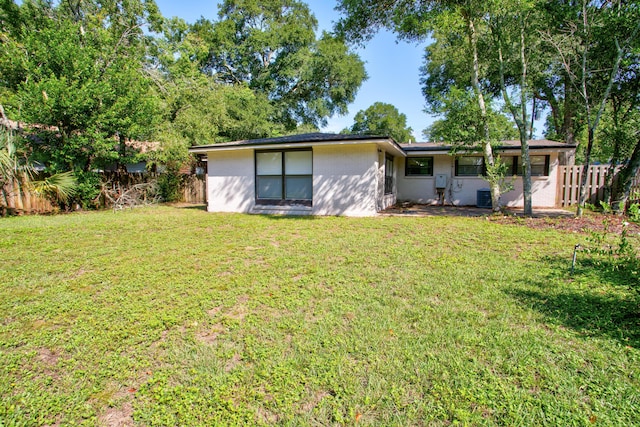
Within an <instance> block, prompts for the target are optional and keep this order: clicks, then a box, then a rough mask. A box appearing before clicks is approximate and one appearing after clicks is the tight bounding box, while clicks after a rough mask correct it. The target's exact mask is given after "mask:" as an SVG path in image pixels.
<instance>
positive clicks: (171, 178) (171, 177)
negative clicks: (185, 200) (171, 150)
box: [158, 171, 182, 202]
mask: <svg viewBox="0 0 640 427" xmlns="http://www.w3.org/2000/svg"><path fill="white" fill-rule="evenodd" d="M181 184H182V180H181V177H180V174H179V173H178V172H172V171H169V172H166V173H163V174H160V176H158V190H159V192H160V197H162V200H163V201H165V202H177V201H179V200H180V197H181V191H180V190H181Z"/></svg>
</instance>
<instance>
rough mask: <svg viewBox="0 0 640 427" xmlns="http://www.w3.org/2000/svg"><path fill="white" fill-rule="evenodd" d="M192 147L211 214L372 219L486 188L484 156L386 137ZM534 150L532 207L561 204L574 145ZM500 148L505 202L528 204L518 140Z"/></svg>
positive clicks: (464, 200)
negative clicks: (203, 169)
mask: <svg viewBox="0 0 640 427" xmlns="http://www.w3.org/2000/svg"><path fill="white" fill-rule="evenodd" d="M189 151H190V152H192V153H196V154H200V155H203V156H206V160H207V210H208V211H210V212H245V213H275V214H302V215H348V216H370V215H375V214H377V213H378V212H380V211H381V210H384V209H386V208H388V207H389V206H392V205H394V204H395V203H397V202H399V201H409V202H416V203H427V204H437V203H443V202H444V203H447V204H454V205H476V204H478V202H479V200H478V198H479V197H480V195H481V194H484V193H483V191H484V188H486V187H487V186H488V184H487V182H486V181H485V180H484V179H483V177H482V175H483V172H484V164H483V159H482V156H481V155H480V154H478V153H472V152H468V153H462V152H458V153H457V154H456V155H452V154H450V153H451V147H449V146H446V145H442V144H433V143H414V144H398V143H397V142H396V141H394V140H393V139H392V138H388V137H383V136H367V135H342V134H325V133H310V134H303V135H291V136H283V137H276V138H263V139H254V140H244V141H235V142H228V143H221V144H212V145H202V146H196V147H192V148H190V150H189ZM530 151H531V162H532V174H533V175H534V177H533V178H532V181H533V206H534V207H552V206H555V204H556V193H557V191H556V185H557V167H558V165H559V164H561V163H563V164H568V163H570V162H572V159H573V156H574V153H575V146H573V145H567V144H564V143H559V142H554V141H530ZM498 152H499V153H500V154H501V156H502V159H503V160H504V161H505V162H507V163H508V164H509V165H510V167H511V169H512V171H513V178H511V179H512V180H513V186H514V189H513V190H512V191H510V192H508V193H506V194H504V195H503V196H502V200H503V203H504V204H506V205H508V206H522V204H523V201H522V179H521V178H519V177H518V170H519V169H520V168H519V167H518V166H519V164H520V161H519V152H520V145H519V142H517V141H507V142H504V143H503V144H502V146H500V147H498Z"/></svg>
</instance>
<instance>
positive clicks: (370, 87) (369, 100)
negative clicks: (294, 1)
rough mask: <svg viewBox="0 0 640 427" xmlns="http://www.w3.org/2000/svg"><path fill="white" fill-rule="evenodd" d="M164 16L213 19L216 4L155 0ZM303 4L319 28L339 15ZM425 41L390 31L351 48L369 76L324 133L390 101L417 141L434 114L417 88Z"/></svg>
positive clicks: (324, 0) (314, 3) (314, 0)
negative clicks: (426, 108) (404, 39)
mask: <svg viewBox="0 0 640 427" xmlns="http://www.w3.org/2000/svg"><path fill="white" fill-rule="evenodd" d="M156 3H157V4H158V7H159V8H160V11H161V12H162V14H163V15H164V16H165V17H172V16H178V17H180V18H182V19H184V20H185V21H187V22H194V21H196V20H197V19H198V18H200V17H201V16H203V17H205V18H207V19H216V18H217V14H218V6H217V2H216V1H212V0H208V1H206V0H181V1H175V0H156ZM306 3H307V4H308V5H309V7H310V8H311V11H312V12H313V14H314V15H315V16H316V18H317V19H318V31H322V30H323V29H324V30H331V29H332V27H333V23H334V22H335V21H337V20H338V18H339V14H338V12H336V11H335V10H334V8H335V5H336V2H335V1H334V0H307V1H306ZM424 46H425V43H422V44H415V43H406V42H396V38H395V36H394V35H393V34H391V33H389V32H381V33H379V34H378V35H377V36H376V37H374V38H373V39H372V40H371V41H370V42H368V43H367V45H366V46H365V47H364V48H354V49H353V50H355V51H356V52H357V53H358V54H359V55H360V58H362V60H363V61H365V63H366V64H365V66H366V69H367V74H368V75H369V79H368V80H367V81H365V82H364V83H363V85H362V87H361V88H360V90H359V91H358V95H357V97H356V99H355V101H354V102H353V103H352V104H351V105H349V114H347V115H346V116H334V117H332V118H330V119H329V123H328V125H327V127H325V128H323V129H322V130H323V131H325V132H340V131H341V130H342V129H344V128H345V127H347V126H351V125H352V124H353V116H355V114H356V113H357V112H358V111H359V110H364V109H366V108H367V107H369V106H370V105H371V104H373V103H374V102H378V101H380V102H386V103H389V104H393V105H394V106H395V107H396V108H397V109H398V110H399V111H400V112H401V113H403V114H405V115H406V116H407V124H408V125H409V126H410V127H411V128H412V129H413V134H414V136H415V138H416V140H417V141H422V140H423V138H422V130H423V129H424V128H426V127H427V126H428V125H429V124H430V123H432V122H433V120H434V117H430V116H428V115H427V114H426V113H424V111H423V110H424V99H423V97H422V92H421V90H420V81H419V79H420V76H419V68H420V66H421V65H422V52H423V50H424Z"/></svg>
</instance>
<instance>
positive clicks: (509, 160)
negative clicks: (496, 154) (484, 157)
mask: <svg viewBox="0 0 640 427" xmlns="http://www.w3.org/2000/svg"><path fill="white" fill-rule="evenodd" d="M502 161H503V162H504V163H505V164H506V165H507V167H508V169H507V173H508V174H513V175H518V176H522V157H520V156H518V157H515V156H509V157H502ZM529 161H530V162H531V176H549V156H548V155H546V156H529Z"/></svg>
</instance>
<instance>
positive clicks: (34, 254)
mask: <svg viewBox="0 0 640 427" xmlns="http://www.w3.org/2000/svg"><path fill="white" fill-rule="evenodd" d="M569 221H572V219H569ZM628 238H629V239H631V238H632V236H628ZM582 239H583V235H580V234H575V233H564V232H559V231H555V230H546V231H542V230H534V229H531V228H528V227H522V226H513V225H501V224H497V223H494V222H492V221H487V220H486V219H484V218H460V217H457V218H444V217H430V218H416V217H411V218H407V217H384V218H333V217H319V218H313V219H310V218H288V217H277V218H276V217H269V216H256V215H230V214H209V213H206V212H204V211H203V210H199V209H177V208H171V207H154V208H142V209H136V210H132V211H124V212H120V213H118V214H113V213H112V212H110V211H107V212H92V213H88V214H70V215H63V216H51V217H18V218H10V219H8V220H2V221H0V248H2V250H0V277H2V280H1V281H0V311H1V312H2V313H3V321H2V322H0V366H2V370H0V419H2V421H3V423H4V424H7V425H26V426H32V425H33V426H35V425H38V426H40V425H54V424H56V423H58V424H60V425H106V424H109V422H111V421H113V419H114V418H115V417H116V416H117V415H119V416H121V418H119V419H120V420H122V422H123V423H130V424H135V423H138V424H141V425H145V426H167V425H229V424H232V425H276V424H277V425H302V426H306V425H338V424H344V425H360V424H362V425H421V424H424V425H428V424H434V425H442V424H450V425H456V424H458V425H464V424H465V423H466V424H468V425H563V426H564V425H585V426H586V425H589V424H591V422H590V419H595V420H597V422H598V424H602V425H633V424H634V423H635V422H636V420H637V414H638V413H639V410H640V407H639V403H638V400H637V399H636V397H637V390H638V388H639V387H640V366H639V365H638V363H637V361H638V358H639V357H640V339H639V337H638V333H637V332H638V331H637V313H638V312H637V310H638V295H637V294H636V293H635V292H633V291H631V290H629V289H628V287H627V286H626V285H627V283H626V282H615V281H614V280H613V279H614V278H615V276H613V275H611V274H603V273H602V272H601V270H600V269H598V268H596V267H595V266H589V265H586V264H581V268H580V269H579V271H578V272H577V273H578V275H576V276H574V277H569V276H568V275H567V269H568V265H567V264H568V260H569V259H570V258H571V254H572V250H573V246H574V244H575V243H577V242H579V241H580V240H582ZM318 241H322V245H318V244H317V243H318ZM487 241H492V242H494V243H495V244H494V245H493V246H492V250H491V251H488V250H487V248H486V245H485V244H484V243H485V242H487ZM362 248H368V250H366V251H363V250H362ZM408 254H411V255H408ZM372 313H375V315H372ZM356 420H357V421H356Z"/></svg>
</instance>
